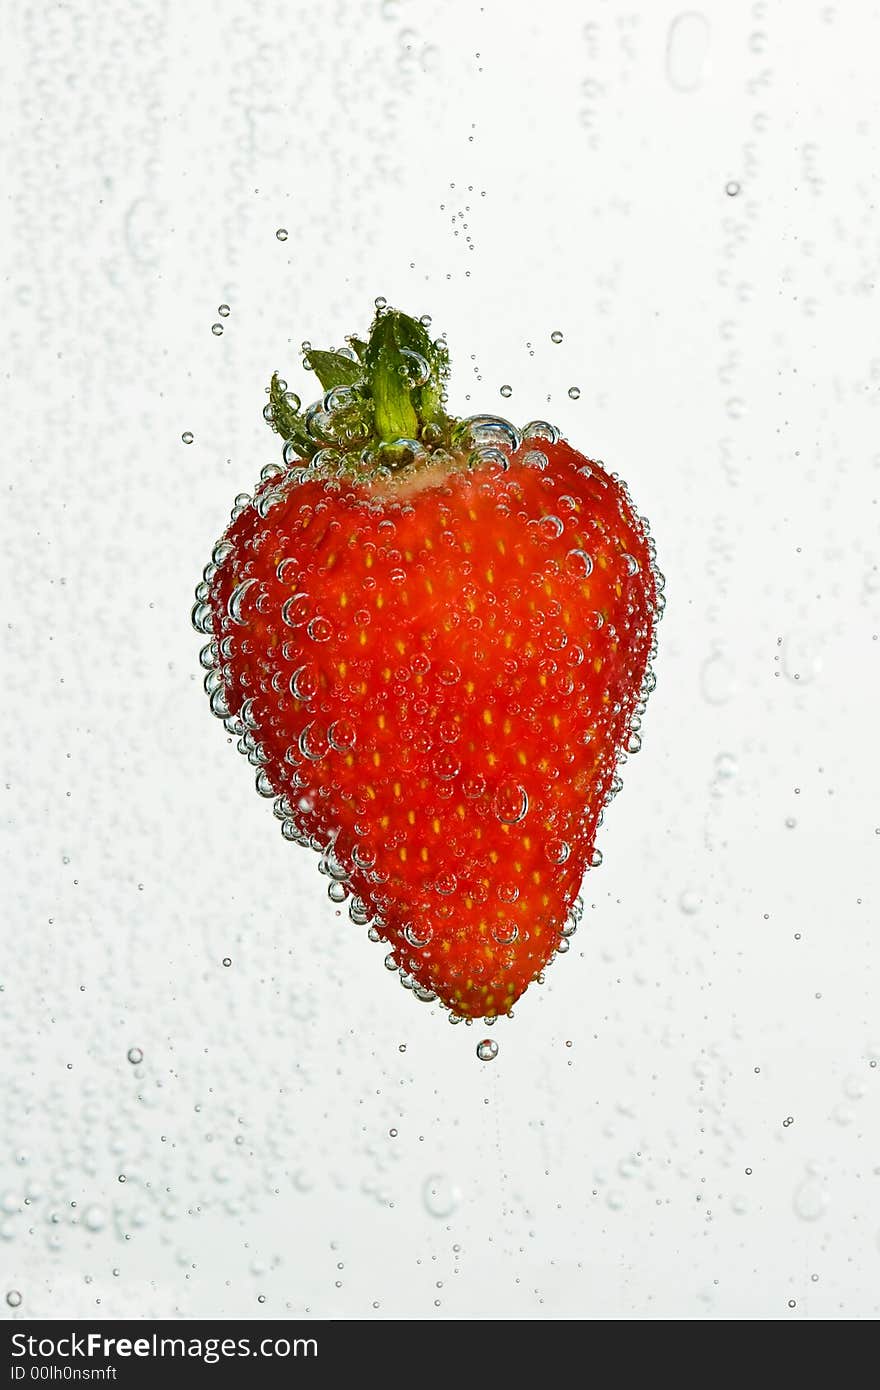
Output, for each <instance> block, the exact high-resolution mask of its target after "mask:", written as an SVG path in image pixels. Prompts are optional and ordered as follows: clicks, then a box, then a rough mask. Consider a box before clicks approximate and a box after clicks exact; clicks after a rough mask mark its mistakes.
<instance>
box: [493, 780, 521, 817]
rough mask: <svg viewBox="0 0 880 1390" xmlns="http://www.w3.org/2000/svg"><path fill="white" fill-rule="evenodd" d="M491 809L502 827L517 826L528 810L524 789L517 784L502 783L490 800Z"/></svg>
mask: <svg viewBox="0 0 880 1390" xmlns="http://www.w3.org/2000/svg"><path fill="white" fill-rule="evenodd" d="M492 809H493V811H494V812H495V814H496V816H497V817H498V819H499V820H500V821H501V822H502V823H503V824H504V825H517V824H518V823H519V821H521V820H522V819H523V818H524V817H525V814H526V812H527V811H528V809H529V798H528V796H527V794H526V791H525V788H524V787H521V786H520V785H519V783H518V782H504V783H503V784H502V785H501V786H500V787H499V788H498V790H497V791H496V793H495V795H494V797H493V798H492Z"/></svg>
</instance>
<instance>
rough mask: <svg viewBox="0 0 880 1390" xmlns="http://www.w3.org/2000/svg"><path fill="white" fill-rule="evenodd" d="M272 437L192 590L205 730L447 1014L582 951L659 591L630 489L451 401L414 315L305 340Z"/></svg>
mask: <svg viewBox="0 0 880 1390" xmlns="http://www.w3.org/2000/svg"><path fill="white" fill-rule="evenodd" d="M305 354H306V366H308V367H311V369H312V370H313V371H314V372H315V373H316V374H317V375H318V377H319V380H320V382H321V385H322V387H323V388H324V393H323V395H322V396H321V397H320V399H319V400H318V401H316V402H315V404H314V405H313V406H311V407H309V408H308V409H306V410H305V411H303V410H302V408H301V406H300V402H299V400H298V399H297V397H296V396H294V395H293V394H292V393H291V392H289V391H288V390H287V387H286V383H284V382H283V381H281V380H280V379H279V378H278V377H277V376H276V377H274V378H273V380H272V386H271V388H270V392H269V401H268V404H267V406H266V409H265V411H264V415H265V416H266V418H267V420H268V421H269V423H270V424H271V425H272V426H273V427H274V428H275V430H276V431H277V433H278V434H279V435H280V436H281V437H282V439H283V441H284V449H283V464H281V465H278V466H275V465H270V466H269V467H267V468H266V469H264V471H263V476H262V479H261V481H260V484H259V486H258V487H257V489H256V491H255V493H254V495H253V497H250V496H247V497H246V496H240V497H239V498H237V499H236V505H235V507H234V509H233V513H232V519H231V521H230V523H229V525H228V526H227V528H226V531H225V532H224V534H223V536H222V538H221V539H220V540H219V541H218V543H217V545H216V546H215V548H214V552H213V556H212V559H211V561H210V563H209V564H208V566H207V567H206V569H205V572H204V578H203V580H202V582H201V583H200V585H199V586H198V588H197V590H196V606H195V609H194V610H193V622H194V625H195V626H196V628H197V629H198V630H199V631H201V632H202V633H204V634H205V635H206V636H207V637H208V638H209V639H210V640H209V641H208V644H207V646H206V647H205V648H204V650H203V653H202V662H203V665H204V666H205V668H206V670H207V676H206V689H207V691H208V694H209V696H210V700H211V707H212V709H213V711H214V713H215V714H217V715H218V716H219V717H220V718H221V719H223V720H224V722H225V724H226V727H227V728H228V729H229V730H230V732H232V733H233V734H234V735H236V736H237V737H238V740H239V748H240V750H241V751H242V752H243V753H244V754H246V756H247V757H248V758H249V760H250V762H251V763H252V764H253V765H254V767H255V769H256V781H257V789H258V791H259V792H260V793H261V794H262V795H263V796H266V797H271V798H273V799H274V808H275V814H276V816H277V817H278V819H279V820H280V821H281V828H282V833H283V834H284V835H285V836H286V838H288V839H289V840H292V841H294V842H296V843H298V844H301V845H303V846H308V847H310V848H311V849H313V850H315V851H317V852H318V853H319V854H320V856H321V860H320V866H321V869H322V870H323V872H324V873H325V875H326V876H327V877H328V879H329V893H330V896H331V898H332V899H333V901H334V902H342V901H344V900H346V899H348V902H349V912H350V915H351V917H352V919H353V921H355V922H356V923H358V924H360V925H362V926H367V927H369V930H370V935H371V936H372V938H373V939H374V940H378V941H383V942H385V943H387V950H388V954H387V955H386V965H388V966H389V968H390V969H392V970H395V971H396V972H398V973H399V975H400V977H401V979H402V981H403V983H404V984H405V985H406V986H407V988H408V989H409V990H411V991H412V993H413V994H414V995H415V996H416V997H417V998H419V999H422V1000H425V1001H431V1000H439V1002H440V1003H441V1004H442V1005H444V1006H445V1007H446V1008H448V1009H449V1010H450V1011H451V1017H452V1018H453V1020H457V1019H461V1018H466V1019H472V1018H485V1019H493V1018H495V1017H496V1016H497V1015H499V1014H507V1013H509V1012H510V1010H511V1008H512V1006H513V1005H514V1004H515V1002H516V1000H517V999H518V998H519V996H520V995H521V994H522V993H523V991H524V990H525V989H526V988H527V987H528V985H529V984H530V983H531V982H532V981H534V980H536V979H540V978H541V977H542V971H543V970H544V968H545V967H546V966H547V964H548V962H549V961H550V960H551V958H552V957H553V956H554V955H555V954H557V953H561V952H564V951H566V950H567V949H568V944H569V938H570V936H571V934H572V932H573V931H574V930H575V929H576V926H577V921H578V919H579V916H580V899H579V896H578V894H579V890H580V886H581V883H582V880H583V877H584V874H585V872H586V871H587V870H588V869H589V868H590V867H593V866H594V865H595V864H596V863H598V861H599V858H600V856H599V854H598V851H597V850H596V848H595V839H596V832H597V827H598V825H599V823H600V820H601V816H602V812H603V808H604V806H605V805H606V803H607V802H608V800H609V799H610V798H611V797H612V796H613V795H614V794H615V793H616V791H617V790H618V788H619V786H620V777H619V764H620V763H621V762H622V761H623V760H625V758H626V756H627V754H628V753H633V752H636V751H637V750H638V747H639V745H640V734H639V728H640V724H641V717H642V714H643V713H644V708H645V701H646V699H647V696H648V694H649V692H650V690H651V689H652V688H653V684H654V677H653V673H652V671H651V666H650V661H651V658H652V656H653V654H654V651H655V646H656V624H657V620H658V618H659V616H660V612H661V609H662V603H663V599H662V593H661V590H662V576H660V574H659V572H658V570H657V568H656V564H655V560H654V546H653V542H652V540H651V539H650V536H649V534H648V527H647V523H646V522H645V521H644V519H643V518H641V517H640V516H639V515H638V513H637V512H636V510H635V509H634V507H633V504H632V501H631V499H630V497H629V494H628V492H627V489H626V486H625V485H624V484H623V483H622V482H621V481H620V479H618V478H617V477H616V476H615V475H614V474H611V473H609V472H607V471H606V470H605V468H604V467H603V466H602V464H601V463H598V462H596V461H594V460H590V459H588V458H586V457H584V456H583V455H582V454H580V453H578V452H577V451H576V450H575V449H573V448H572V447H571V446H570V445H569V444H568V443H566V442H565V441H564V440H563V439H562V438H560V436H559V434H558V432H557V431H556V430H555V429H554V428H553V427H552V426H551V425H549V424H547V423H545V422H542V421H535V422H532V424H530V425H528V426H526V427H525V428H524V429H522V430H519V429H517V428H516V427H515V426H513V425H511V424H510V423H509V422H508V421H505V420H501V419H499V418H496V417H493V416H473V417H470V418H469V419H465V420H460V419H455V418H454V417H451V416H449V415H448V414H447V413H446V396H445V384H446V378H447V374H448V359H447V355H446V347H445V343H444V342H443V340H442V339H438V340H436V341H435V340H433V339H432V338H431V336H430V334H429V332H428V323H427V321H426V320H420V321H419V320H414V319H411V318H408V317H407V316H406V315H403V314H400V313H398V312H397V311H394V310H391V309H387V308H385V307H384V306H383V307H382V308H380V309H379V311H378V313H377V315H376V318H375V321H374V323H373V327H372V330H371V333H370V335H369V338H368V339H367V340H363V341H362V340H360V339H357V338H350V339H348V340H347V346H346V348H344V349H343V350H342V351H340V352H326V353H324V352H316V351H313V350H312V349H311V348H310V347H309V346H308V345H305Z"/></svg>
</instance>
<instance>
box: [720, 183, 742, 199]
mask: <svg viewBox="0 0 880 1390" xmlns="http://www.w3.org/2000/svg"><path fill="white" fill-rule="evenodd" d="M739 191H740V185H739V184H738V183H737V181H736V179H731V180H730V182H729V183H726V184H725V185H724V192H725V193H726V194H727V196H728V198H735V197H736V195H737V193H739Z"/></svg>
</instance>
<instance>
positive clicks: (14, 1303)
mask: <svg viewBox="0 0 880 1390" xmlns="http://www.w3.org/2000/svg"><path fill="white" fill-rule="evenodd" d="M6 1302H7V1303H8V1304H9V1306H10V1308H20V1307H21V1303H22V1298H21V1294H20V1293H19V1291H18V1289H10V1290H9V1293H8V1294H7V1295H6Z"/></svg>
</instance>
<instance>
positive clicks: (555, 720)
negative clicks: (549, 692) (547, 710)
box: [551, 714, 562, 729]
mask: <svg viewBox="0 0 880 1390" xmlns="http://www.w3.org/2000/svg"><path fill="white" fill-rule="evenodd" d="M551 722H552V724H553V727H554V729H558V728H559V725H560V723H561V722H562V721H561V720H560V718H559V715H558V714H554V716H553V719H552V721H551Z"/></svg>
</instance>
